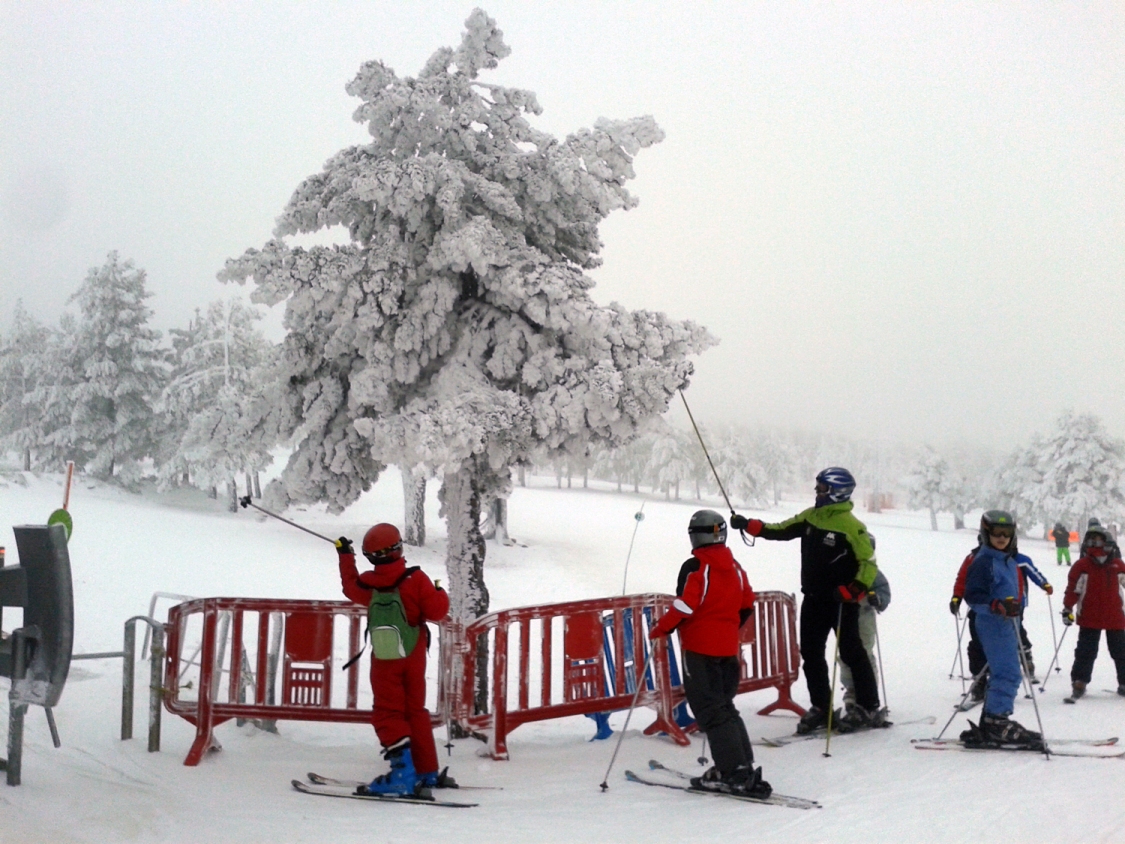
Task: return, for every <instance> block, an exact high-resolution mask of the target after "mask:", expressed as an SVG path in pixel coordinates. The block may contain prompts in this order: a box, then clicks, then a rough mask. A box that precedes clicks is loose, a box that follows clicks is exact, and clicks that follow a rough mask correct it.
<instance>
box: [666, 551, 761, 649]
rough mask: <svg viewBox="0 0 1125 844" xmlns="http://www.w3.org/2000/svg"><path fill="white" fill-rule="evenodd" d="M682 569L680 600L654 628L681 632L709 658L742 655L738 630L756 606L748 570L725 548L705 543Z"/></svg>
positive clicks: (687, 645) (689, 645) (687, 646)
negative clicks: (744, 569) (747, 573)
mask: <svg viewBox="0 0 1125 844" xmlns="http://www.w3.org/2000/svg"><path fill="white" fill-rule="evenodd" d="M691 553H692V556H691V557H690V558H689V559H688V560H687V562H685V563H684V564H683V565H682V566H681V567H680V577H679V582H678V584H677V585H676V600H675V601H673V602H672V607H671V609H669V610H668V612H666V613H665V614H664V615H663V616H661V617H660V621H659V622H657V624H656V626H655V627H654V628H653V630H652V634H651V635H654V636H660V635H664V634H666V633H671V632H672V631H673V630H677V629H678V630H679V631H680V644H681V645H682V646H683V648H684V649H685V650H689V651H694V652H695V653H698V654H706V655H707V656H737V655H738V652H739V649H740V647H741V645H740V644H739V639H738V630H739V628H740V627H741V626H742V623H743V621H744V620H745V618H746V617H747V616H748V615H749V612H750V609H751V607H753V606H754V597H755V596H754V590H753V589H751V588H750V581H749V580H748V579H747V577H746V572H744V571H743V570H742V566H740V565H739V564H738V561H737V560H735V558H734V555H733V554H731V552H730V549H729V548H727V546H725V545H704V546H703V547H702V548H696V549H695V550H694V551H692V552H691Z"/></svg>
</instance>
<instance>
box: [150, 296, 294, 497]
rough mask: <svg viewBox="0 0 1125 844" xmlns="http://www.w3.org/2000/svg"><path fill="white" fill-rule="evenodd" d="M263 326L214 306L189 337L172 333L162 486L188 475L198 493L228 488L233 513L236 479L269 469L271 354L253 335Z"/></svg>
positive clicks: (226, 306) (241, 310)
mask: <svg viewBox="0 0 1125 844" xmlns="http://www.w3.org/2000/svg"><path fill="white" fill-rule="evenodd" d="M260 319H261V314H260V313H259V312H258V311H257V310H256V309H254V308H251V307H248V306H247V305H245V304H244V303H243V302H241V301H239V300H238V299H237V298H231V299H230V300H228V301H216V302H212V303H211V304H210V305H209V306H208V308H207V311H206V312H205V313H197V314H196V317H195V319H194V320H192V322H191V323H190V324H189V326H188V328H187V329H186V330H185V329H172V331H171V332H170V334H171V335H172V346H173V355H174V364H173V370H172V373H171V377H170V378H169V380H168V384H167V386H166V387H165V388H164V391H163V392H162V393H161V396H160V400H159V402H158V403H157V411H158V412H159V414H160V418H161V422H162V435H163V436H162V444H161V449H160V455H159V460H158V469H157V471H158V474H159V476H160V479H161V483H162V484H163V485H166V486H167V485H171V484H174V483H177V482H179V480H180V479H181V478H182V476H183V475H185V474H187V475H188V476H189V478H191V479H192V481H193V482H194V483H195V485H196V486H198V487H200V488H201V489H209V488H211V487H214V486H217V485H219V484H220V483H223V484H226V487H227V498H228V503H227V506H228V507H229V508H231V509H232V510H237V509H238V503H237V484H236V481H235V478H236V476H237V475H238V474H239V473H243V472H248V473H253V472H257V471H259V470H261V469H263V468H265V467H266V466H267V465H269V463H270V461H271V459H272V458H271V456H270V453H269V450H270V448H271V447H272V446H273V445H275V444H276V442H277V436H276V430H275V428H274V427H273V426H272V425H271V424H270V422H269V420H268V417H269V409H270V405H271V403H272V401H273V397H272V395H271V394H270V391H271V388H272V386H273V385H274V384H276V379H275V378H270V377H268V375H267V373H268V372H270V371H271V370H270V367H271V365H272V364H273V358H272V347H271V345H270V343H269V342H268V341H267V340H266V338H265V337H264V336H263V335H262V333H261V332H260V331H259V330H258V329H257V327H256V323H257V322H258V321H259V320H260ZM249 493H250V491H249V490H247V494H249Z"/></svg>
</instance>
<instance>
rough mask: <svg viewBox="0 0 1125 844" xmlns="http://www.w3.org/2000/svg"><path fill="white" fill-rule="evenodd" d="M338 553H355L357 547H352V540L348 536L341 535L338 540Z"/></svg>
mask: <svg viewBox="0 0 1125 844" xmlns="http://www.w3.org/2000/svg"><path fill="white" fill-rule="evenodd" d="M336 553H337V554H354V553H355V548H353V547H352V541H351V540H350V539H348V538H347V537H346V536H341V537H340V538H339V539H337V540H336Z"/></svg>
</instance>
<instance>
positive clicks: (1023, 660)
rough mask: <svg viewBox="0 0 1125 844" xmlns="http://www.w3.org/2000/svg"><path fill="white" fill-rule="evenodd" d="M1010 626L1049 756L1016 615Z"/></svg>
mask: <svg viewBox="0 0 1125 844" xmlns="http://www.w3.org/2000/svg"><path fill="white" fill-rule="evenodd" d="M1012 626H1013V628H1015V631H1016V645H1017V646H1018V647H1019V649H1020V667H1021V668H1023V676H1024V680H1025V682H1026V683H1027V690H1028V693H1029V694H1030V695H1031V705H1032V706H1034V707H1035V720H1036V721H1038V722H1039V737H1040V739H1041V740H1042V741H1043V755H1044V756H1046V757H1047V758H1048V759H1050V758H1051V749H1050V748H1049V747H1047V736H1046V735H1045V734H1044V732H1043V718H1042V717H1041V716H1040V715H1039V700H1038V699H1037V698H1036V697H1035V689H1034V688H1033V687H1032V685H1031V671H1029V670H1028V666H1027V653H1026V652H1025V651H1024V649H1023V639H1022V638H1021V637H1020V620H1019V617H1018V616H1017V617H1016V618H1013V619H1012Z"/></svg>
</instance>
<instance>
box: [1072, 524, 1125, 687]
mask: <svg viewBox="0 0 1125 844" xmlns="http://www.w3.org/2000/svg"><path fill="white" fill-rule="evenodd" d="M1122 589H1125V562H1122V560H1121V551H1120V550H1119V549H1118V547H1117V543H1116V542H1114V541H1113V537H1112V536H1110V534H1109V532H1108V531H1107V530H1106V529H1105V528H1104V527H1102V526H1101V525H1100V524H1098V525H1092V526H1091V527H1090V528H1088V529H1087V531H1086V536H1085V537H1084V538H1083V539H1082V551H1081V556H1080V557H1079V558H1078V560H1077V561H1076V562H1075V563H1074V565H1073V566H1071V567H1070V576H1069V577H1068V578H1067V583H1066V594H1065V595H1064V596H1063V610H1062V618H1063V624H1065V625H1067V626H1070V625H1071V624H1074V622H1075V621H1076V620H1077V622H1078V628H1079V629H1078V646H1077V647H1076V648H1075V649H1074V665H1073V666H1072V667H1071V669H1070V682H1071V685H1072V690H1071V695H1070V697H1069V698H1067V702H1068V703H1073V702H1074V701H1076V700H1077V699H1078V698H1080V697H1082V695H1084V694H1086V686H1087V685H1088V684H1089V682H1090V677H1091V675H1092V674H1093V671H1094V660H1096V659H1097V657H1098V641H1099V640H1100V639H1101V634H1102V631H1103V630H1104V631H1105V641H1106V647H1107V648H1109V655H1110V656H1111V657H1113V661H1114V663H1115V664H1116V666H1117V693H1118V694H1119V695H1125V606H1123V604H1122V598H1121V594H1122Z"/></svg>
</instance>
